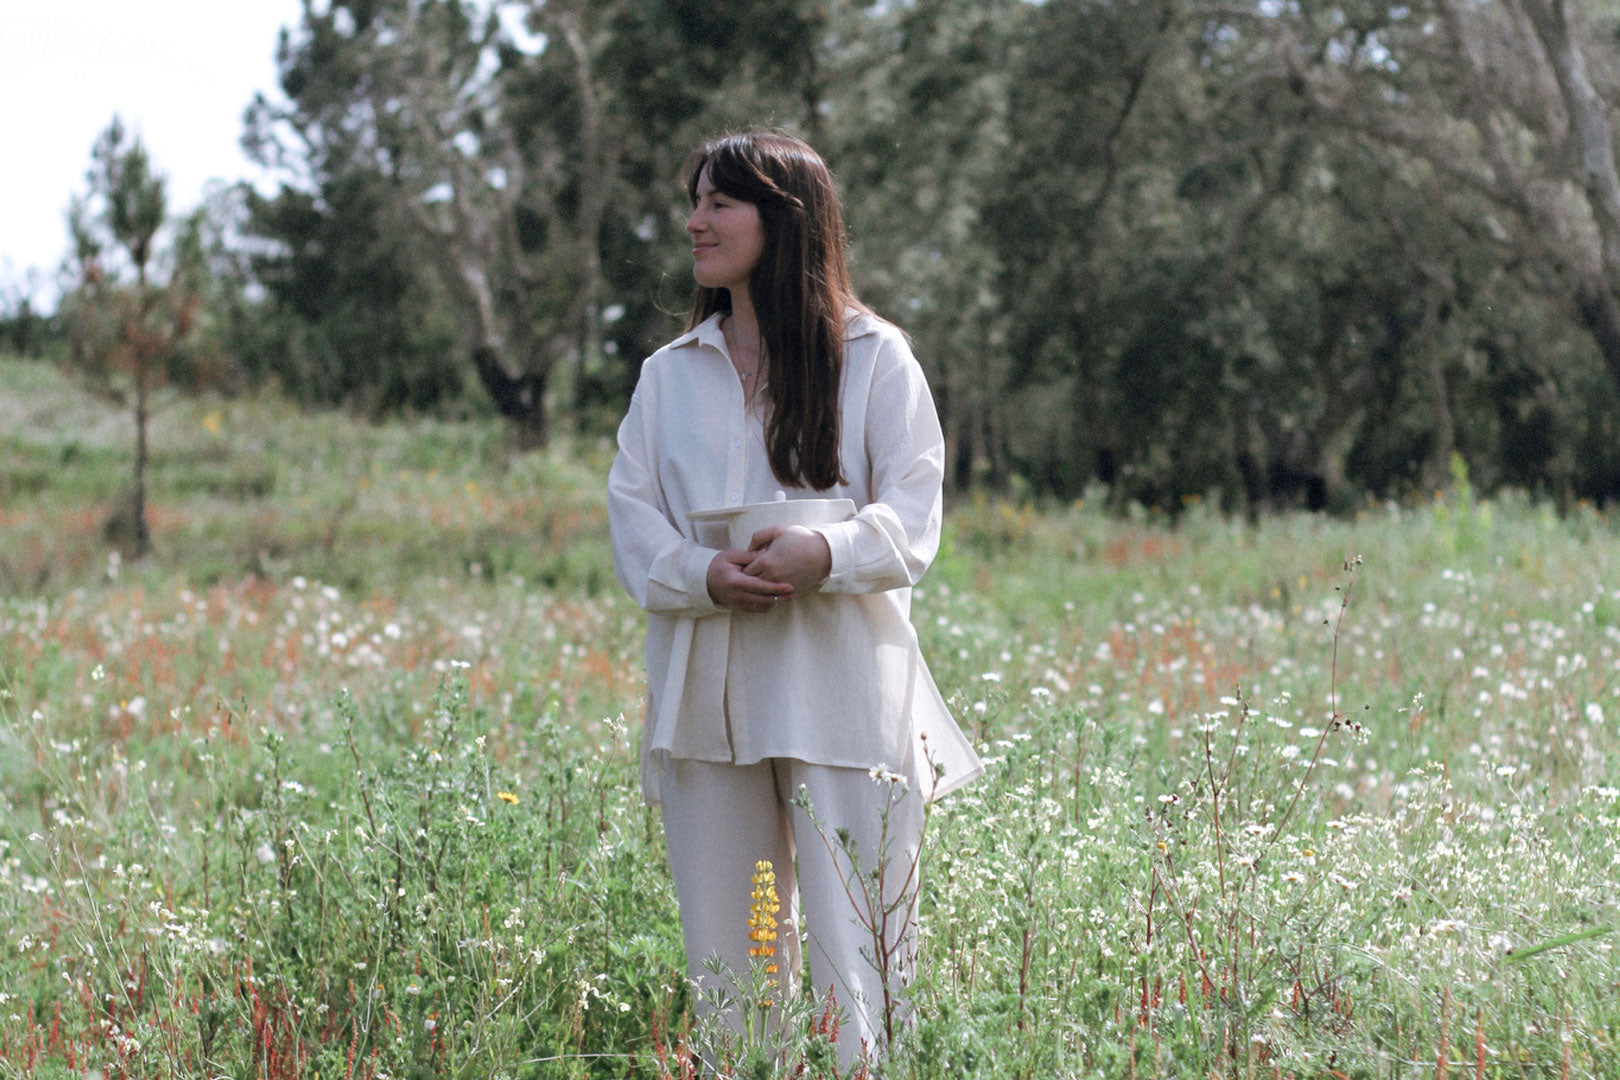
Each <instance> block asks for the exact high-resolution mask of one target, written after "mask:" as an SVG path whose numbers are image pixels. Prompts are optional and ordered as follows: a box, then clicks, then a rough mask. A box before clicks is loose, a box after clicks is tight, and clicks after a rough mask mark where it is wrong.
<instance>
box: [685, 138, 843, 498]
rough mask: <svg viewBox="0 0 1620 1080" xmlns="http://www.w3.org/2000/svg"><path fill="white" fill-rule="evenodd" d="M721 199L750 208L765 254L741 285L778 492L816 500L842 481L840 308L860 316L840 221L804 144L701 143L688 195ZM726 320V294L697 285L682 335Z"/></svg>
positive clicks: (819, 164)
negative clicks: (756, 340)
mask: <svg viewBox="0 0 1620 1080" xmlns="http://www.w3.org/2000/svg"><path fill="white" fill-rule="evenodd" d="M705 165H707V166H708V168H709V182H710V183H711V184H713V185H714V187H715V190H716V191H719V192H720V193H721V194H724V195H729V196H731V197H732V198H733V199H740V200H742V201H743V202H749V203H753V204H754V205H755V206H757V207H758V208H759V215H760V219H761V222H762V223H763V224H764V227H765V248H764V250H763V251H762V252H761V253H760V257H759V262H758V264H756V265H755V267H754V271H753V274H752V275H751V276H750V277H749V281H748V289H749V294H750V296H751V298H752V299H753V302H754V311H755V314H756V315H757V316H758V318H759V330H760V344H761V345H762V347H763V348H762V351H763V352H764V354H765V355H764V358H763V362H764V364H765V365H766V367H765V376H766V384H765V386H766V392H767V393H768V394H769V395H770V405H771V409H770V415H769V418H768V419H767V420H766V422H765V447H766V450H767V451H768V453H769V455H770V460H771V471H772V472H773V473H775V474H776V478H777V479H778V480H780V481H782V482H783V483H784V484H791V485H794V486H802V487H810V488H814V489H816V490H818V491H821V490H825V489H826V488H830V487H832V486H833V485H834V484H838V483H843V482H844V470H843V463H842V462H841V461H840V460H839V455H838V444H839V436H840V432H839V409H838V395H839V388H840V386H841V384H842V381H843V371H844V321H845V314H846V312H847V310H848V309H850V308H854V309H855V310H858V311H865V310H866V307H865V305H863V304H862V303H861V302H860V301H859V300H858V299H856V297H855V291H854V289H853V288H851V286H850V283H849V271H848V268H847V267H846V266H845V263H844V242H845V241H844V219H843V215H842V214H841V213H839V210H838V195H837V192H836V191H835V190H834V188H833V181H832V174H831V173H830V172H828V170H827V163H826V162H824V161H822V160H821V155H819V154H817V153H816V152H815V151H814V150H812V149H811V148H810V146H809V145H808V144H806V143H805V142H803V141H801V140H799V139H795V138H794V137H793V136H791V135H784V134H781V133H779V132H774V131H749V132H744V133H742V134H739V135H727V136H725V137H723V138H720V139H716V140H714V141H713V142H709V143H705V144H704V145H703V146H700V147H698V148H697V149H696V150H694V151H693V152H692V153H691V155H690V156H689V157H688V158H687V159H686V167H685V169H684V170H683V171H684V173H685V177H686V189H687V194H689V195H690V196H691V197H692V202H693V205H696V204H697V184H698V177H699V175H700V174H701V173H702V172H703V167H704V166H705ZM717 311H718V312H722V313H724V314H730V313H731V292H730V290H727V289H711V288H708V287H707V286H702V285H700V286H698V289H697V295H696V296H695V297H694V298H693V301H692V321H691V323H690V324H689V325H688V329H690V328H691V327H694V326H696V325H697V324H698V323H700V322H702V321H703V320H704V319H707V318H708V317H709V316H710V315H713V314H714V313H715V312H717Z"/></svg>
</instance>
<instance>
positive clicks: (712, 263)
mask: <svg viewBox="0 0 1620 1080" xmlns="http://www.w3.org/2000/svg"><path fill="white" fill-rule="evenodd" d="M686 231H687V232H688V233H689V234H691V237H692V276H693V277H694V278H696V279H697V283H698V284H699V285H702V286H705V287H706V288H710V289H730V290H731V291H732V294H733V297H735V295H736V292H737V290H739V289H741V290H742V291H744V292H747V290H748V278H749V275H750V274H752V273H753V272H754V267H755V266H756V265H758V263H759V257H760V255H761V254H762V253H763V252H764V250H765V223H764V221H762V220H761V219H760V216H759V207H757V206H755V205H754V204H753V203H751V202H743V201H742V200H741V199H734V198H732V197H731V196H730V195H726V194H723V193H722V192H719V191H716V190H715V187H714V184H713V183H712V182H710V180H709V167H708V166H707V165H705V166H703V171H702V172H700V173H699V174H698V182H697V205H695V206H694V207H693V208H692V216H691V217H689V218H687V219H686Z"/></svg>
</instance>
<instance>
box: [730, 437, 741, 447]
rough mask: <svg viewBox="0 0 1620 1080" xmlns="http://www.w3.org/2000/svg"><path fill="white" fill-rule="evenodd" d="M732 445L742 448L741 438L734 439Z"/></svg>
mask: <svg viewBox="0 0 1620 1080" xmlns="http://www.w3.org/2000/svg"><path fill="white" fill-rule="evenodd" d="M731 445H732V446H741V445H742V439H741V437H738V438H735V439H732V440H731Z"/></svg>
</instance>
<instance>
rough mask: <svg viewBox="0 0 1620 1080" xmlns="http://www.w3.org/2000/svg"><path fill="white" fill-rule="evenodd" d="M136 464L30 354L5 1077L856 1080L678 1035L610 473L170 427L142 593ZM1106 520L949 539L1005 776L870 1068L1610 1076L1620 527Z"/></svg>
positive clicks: (953, 692)
mask: <svg viewBox="0 0 1620 1080" xmlns="http://www.w3.org/2000/svg"><path fill="white" fill-rule="evenodd" d="M127 425H128V421H127V419H126V418H125V417H124V416H123V414H122V413H121V412H120V411H118V410H116V409H114V408H113V407H111V406H110V405H107V404H104V403H101V402H99V401H97V400H96V399H94V398H91V397H88V396H87V395H85V394H84V393H82V392H81V391H80V390H79V389H78V388H77V387H76V386H74V384H72V383H71V382H70V381H68V380H66V379H65V378H64V377H63V376H62V375H60V374H59V373H57V372H55V371H54V370H52V369H50V368H48V367H44V366H41V365H38V364H27V363H21V362H16V361H0V927H3V928H4V929H3V937H0V1076H5V1077H13V1076H15V1077H42V1078H43V1077H61V1078H66V1077H91V1076H95V1077H101V1078H104V1080H112V1078H123V1077H129V1078H135V1077H204V1076H206V1077H216V1076H217V1077H240V1078H249V1077H295V1076H296V1077H322V1078H328V1080H330V1078H336V1077H344V1078H349V1077H361V1078H366V1080H393V1078H406V1077H412V1078H417V1077H437V1076H454V1077H478V1078H490V1077H511V1078H518V1077H524V1078H527V1077H604V1078H605V1077H631V1076H634V1077H649V1078H662V1077H672V1076H673V1077H679V1076H684V1075H689V1074H690V1072H691V1068H690V1059H689V1058H686V1057H685V1056H684V1054H685V1053H686V1051H689V1050H697V1051H699V1052H701V1053H703V1054H705V1055H707V1056H708V1057H709V1058H710V1059H711V1060H713V1061H716V1062H718V1063H719V1065H720V1066H721V1068H722V1070H723V1071H724V1072H727V1073H729V1074H732V1075H737V1076H760V1077H766V1076H782V1077H789V1076H806V1077H810V1076H815V1077H832V1076H834V1075H838V1072H837V1069H836V1068H835V1066H834V1064H833V1061H834V1060H835V1058H834V1055H833V1054H832V1053H831V1051H830V1048H829V1046H828V1042H829V1039H830V1038H831V1037H832V1036H831V1033H830V1032H829V1030H828V1028H829V1027H830V1025H829V1024H827V1023H825V1022H824V1020H825V1018H824V1017H822V1016H819V1015H816V1014H813V1013H811V1012H810V1011H809V1010H808V1009H807V1008H806V1007H805V1006H804V1005H803V1004H802V1003H803V1001H804V999H802V998H800V999H797V1000H798V1003H797V1004H796V1003H793V1002H790V1003H789V1004H788V1005H787V1006H785V1007H784V1006H783V1005H781V1004H780V1003H777V1004H776V1005H774V1006H773V1007H774V1008H776V1009H778V1010H782V1009H784V1008H785V1010H786V1016H785V1019H783V1020H782V1022H781V1024H780V1026H779V1027H776V1028H771V1029H769V1030H768V1032H767V1034H765V1035H762V1036H759V1038H758V1039H756V1040H755V1041H754V1042H753V1043H751V1044H750V1045H746V1046H743V1045H737V1044H734V1043H730V1042H727V1041H726V1040H724V1039H723V1038H721V1037H720V1036H718V1035H717V1034H716V1033H715V1032H714V1031H712V1030H710V1029H708V1028H706V1027H704V1026H702V1025H695V1024H694V1023H693V1022H692V1020H691V1018H690V1016H691V1010H690V999H689V994H688V992H687V989H686V987H685V986H684V985H683V980H682V977H681V972H682V971H683V962H682V956H681V947H680V932H679V923H678V918H677V912H676V906H675V900H674V895H673V890H672V887H671V885H670V882H669V878H668V872H667V869H666V867H665V866H664V860H663V853H662V839H661V832H660V827H659V824H658V819H657V816H656V814H655V813H654V812H653V811H650V810H648V809H647V808H645V807H643V806H642V805H641V802H640V796H639V789H638V785H637V779H636V777H637V765H636V745H637V737H638V734H637V732H638V727H639V717H640V704H641V698H642V693H643V686H642V677H641V672H640V649H641V628H642V617H641V614H640V612H639V611H638V609H637V608H636V607H635V606H634V605H633V604H632V603H631V602H629V601H628V599H627V598H626V597H625V596H624V595H623V594H622V593H621V592H620V591H619V589H618V587H617V584H616V583H615V581H614V579H613V574H612V567H611V560H610V554H609V548H608V541H607V528H606V517H605V511H604V506H603V494H602V487H603V478H604V476H605V473H606V468H607V465H608V462H609V460H610V453H611V448H610V447H609V446H608V445H607V444H606V443H586V442H582V441H573V442H569V443H566V444H563V445H559V446H558V447H556V448H554V449H553V450H551V451H549V452H547V453H544V454H517V453H514V452H513V451H512V450H511V449H510V448H509V446H508V444H507V442H506V440H505V438H504V436H503V432H502V430H501V428H500V427H499V425H498V424H497V423H496V422H494V421H492V420H483V419H470V420H466V421H462V422H446V421H430V420H421V421H415V422H410V423H405V422H400V423H395V424H389V425H381V426H374V425H367V424H362V423H359V422H356V421H354V420H352V419H349V418H346V417H344V416H342V415H339V414H331V413H324V414H308V413H303V412H300V411H298V410H296V409H294V408H292V407H291V406H289V405H287V404H285V403H284V402H281V401H279V400H277V399H275V398H274V397H273V396H259V397H244V398H235V399H229V400H226V399H182V398H169V399H166V400H165V401H164V403H163V405H162V408H161V410H160V412H159V415H158V417H157V419H156V421H155V422H154V431H153V446H154V450H155V457H154V460H153V474H152V492H151V502H152V507H153V539H154V544H155V547H156V552H155V555H154V556H153V557H152V558H150V559H148V560H146V561H144V562H142V563H140V564H131V563H128V562H126V561H124V560H123V559H121V558H120V557H119V556H118V555H117V554H116V553H115V548H114V547H112V546H110V545H109V542H108V540H107V538H106V537H105V535H104V529H103V523H104V522H105V520H106V519H107V517H108V514H109V511H110V509H111V508H112V506H113V505H114V504H115V501H116V500H117V499H118V498H119V496H120V493H121V492H122V491H123V490H124V489H125V487H126V485H127V471H128V461H129V456H130V455H129V449H128V443H129V441H130V435H129V429H128V426H127ZM1102 502H1103V500H1102V499H1101V498H1088V499H1085V500H1080V501H1077V502H1075V503H1074V504H1072V505H1061V506H1050V505H1049V506H1040V507H1034V506H1031V505H1027V504H1024V503H1018V502H1012V501H1007V500H1004V499H998V498H994V497H983V496H978V497H964V498H962V499H960V500H957V501H956V502H955V503H954V504H953V505H952V506H951V507H950V509H949V513H948V520H947V527H946V534H945V542H944V545H943V547H942V550H941V553H940V556H939V558H938V560H937V561H936V563H935V565H934V567H933V569H932V570H931V571H930V573H929V576H928V578H927V579H926V580H925V582H924V584H923V585H922V587H920V588H919V589H918V590H917V592H916V597H915V603H914V611H913V617H914V621H915V622H916V624H917V627H918V631H919V634H920V635H921V638H922V642H923V648H924V652H925V653H926V654H927V655H928V656H929V658H930V661H931V663H932V665H933V668H934V673H935V676H936V679H937V681H938V682H939V684H940V687H941V689H942V690H943V691H944V693H945V694H946V695H947V697H948V698H949V699H950V700H951V702H952V704H953V706H954V708H955V710H956V713H957V715H958V717H959V718H960V720H961V722H962V724H963V726H964V728H965V729H966V730H968V731H969V732H970V734H971V735H972V737H973V738H974V740H975V742H976V743H978V744H979V745H980V746H981V748H982V753H983V756H984V758H985V760H986V764H987V765H988V767H989V768H988V773H987V775H986V777H985V778H984V779H983V780H982V781H980V782H979V783H978V784H976V785H974V786H973V787H971V788H969V789H966V790H965V791H963V792H961V793H958V794H956V795H953V796H951V797H949V798H948V799H945V800H942V801H941V802H939V803H938V804H936V809H935V811H934V813H933V815H932V817H931V819H930V822H929V832H930V838H929V842H928V848H927V852H926V855H925V863H924V867H923V875H924V876H923V894H922V906H921V927H920V928H921V933H922V936H923V941H924V953H923V957H922V962H921V964H920V967H919V971H918V976H917V979H916V982H915V984H914V985H913V986H912V988H911V995H910V996H911V1002H912V1008H913V1014H914V1015H913V1022H912V1024H911V1026H910V1027H909V1028H907V1029H905V1030H904V1031H902V1033H901V1035H900V1036H899V1038H898V1040H897V1042H896V1045H895V1046H894V1047H893V1050H892V1053H891V1054H890V1055H889V1057H888V1058H887V1059H886V1060H884V1061H882V1062H880V1063H877V1064H874V1065H871V1066H862V1067H859V1068H857V1069H856V1070H855V1073H856V1074H862V1075H871V1076H881V1077H886V1078H902V1077H904V1078H913V1077H914V1078H918V1080H921V1078H929V1080H933V1078H937V1077H947V1076H949V1077H985V1078H998V1080H1000V1078H1008V1080H1011V1078H1015V1077H1025V1078H1031V1080H1035V1078H1059V1077H1103V1078H1113V1077H1120V1078H1125V1077H1131V1078H1134V1077H1144V1078H1145V1077H1183V1076H1186V1077H1251V1076H1253V1077H1298V1078H1305V1077H1339V1078H1360V1077H1368V1078H1374V1077H1377V1078H1383V1077H1439V1078H1442V1080H1445V1078H1451V1077H1455V1078H1463V1077H1473V1078H1480V1077H1501V1076H1512V1077H1530V1076H1549V1077H1553V1076H1556V1077H1594V1078H1609V1077H1614V1076H1617V1075H1620V962H1617V958H1616V955H1615V945H1616V941H1617V939H1620V930H1617V925H1620V678H1617V676H1620V543H1617V538H1620V523H1617V522H1616V520H1615V519H1614V518H1613V517H1612V516H1611V515H1610V514H1608V513H1606V512H1603V511H1600V510H1597V509H1594V508H1591V507H1579V506H1578V507H1574V508H1572V509H1571V510H1570V511H1569V512H1567V513H1565V514H1562V515H1560V514H1558V513H1555V512H1554V510H1553V509H1551V508H1550V507H1548V506H1545V505H1541V504H1539V503H1536V502H1534V501H1531V500H1529V499H1526V498H1524V497H1517V496H1503V497H1500V498H1495V499H1491V500H1485V499H1480V498H1477V497H1476V496H1475V495H1474V494H1473V493H1472V492H1471V491H1470V490H1469V489H1468V485H1467V482H1466V478H1465V477H1462V476H1459V477H1458V482H1457V483H1456V484H1455V485H1454V486H1453V488H1452V489H1451V490H1449V491H1447V492H1444V493H1436V494H1435V495H1434V497H1433V498H1432V499H1428V498H1426V499H1424V500H1423V501H1422V502H1420V503H1413V504H1407V505H1394V504H1383V503H1369V504H1367V505H1366V506H1365V507H1363V508H1362V510H1361V511H1360V512H1358V513H1357V514H1355V515H1354V516H1353V517H1347V518H1342V519H1336V518H1328V517H1322V516H1314V515H1304V514H1299V515H1287V516H1278V517H1273V518H1267V519H1263V520H1261V521H1260V522H1258V523H1247V522H1244V521H1242V520H1235V519H1231V518H1227V517H1224V516H1222V515H1220V514H1218V513H1215V512H1213V511H1212V510H1210V509H1209V508H1208V507H1206V506H1203V505H1200V504H1196V503H1195V504H1193V505H1191V506H1189V507H1187V508H1186V512H1185V513H1183V514H1181V515H1180V516H1179V517H1178V519H1177V520H1175V521H1173V522H1172V521H1169V520H1166V519H1165V518H1164V517H1162V516H1160V515H1155V514H1151V513H1146V512H1141V511H1135V512H1128V513H1113V512H1110V511H1109V510H1108V509H1107V508H1105V507H1104V506H1103V505H1102ZM874 782H881V781H878V780H875V781H874ZM739 887H740V888H742V889H744V890H746V889H747V888H748V884H747V883H740V886H739ZM738 933H739V935H740V936H742V935H746V933H747V930H746V928H745V927H738ZM740 981H742V982H743V983H747V982H748V980H747V979H746V978H743V977H741V976H740ZM845 1075H848V1074H845Z"/></svg>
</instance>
